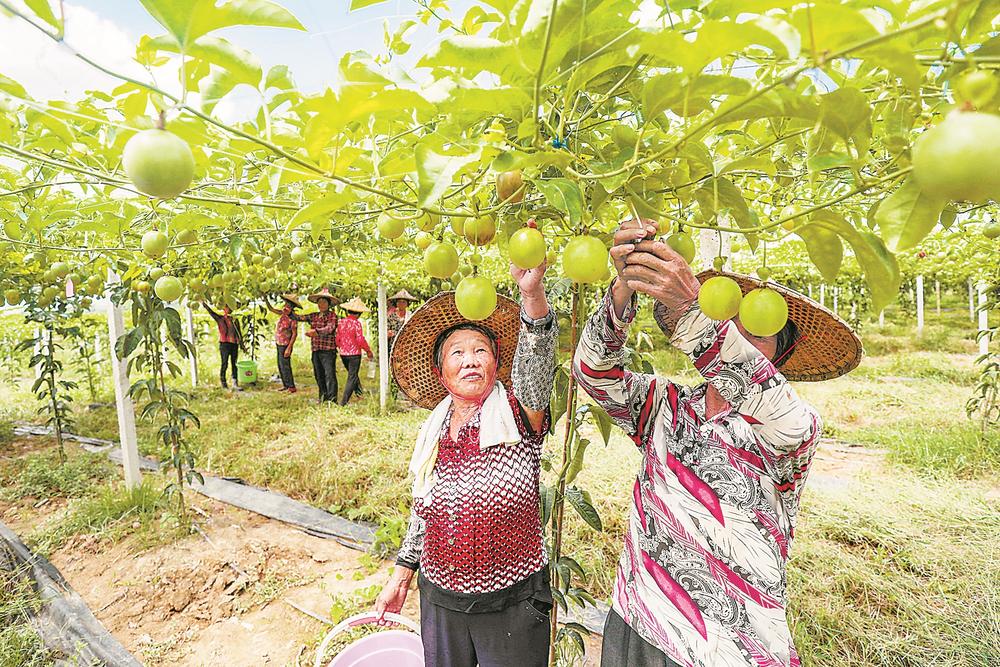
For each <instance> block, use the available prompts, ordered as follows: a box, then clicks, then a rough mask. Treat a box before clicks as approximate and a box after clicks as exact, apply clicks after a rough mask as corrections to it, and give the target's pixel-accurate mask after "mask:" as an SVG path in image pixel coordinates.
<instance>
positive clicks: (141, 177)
mask: <svg viewBox="0 0 1000 667" xmlns="http://www.w3.org/2000/svg"><path fill="white" fill-rule="evenodd" d="M122 166H123V167H124V168H125V175H126V176H128V177H129V180H131V181H132V184H133V185H135V187H136V189H138V190H139V191H140V192H142V193H144V194H147V195H149V196H150V197H160V198H163V199H170V198H173V197H176V196H177V195H179V194H180V193H182V192H184V190H186V189H187V187H188V186H189V185H191V180H192V179H193V178H194V155H193V154H192V153H191V148H190V147H189V146H188V145H187V143H185V141H184V140H183V139H181V138H180V137H178V136H177V135H176V134H173V133H171V132H167V131H166V130H144V131H142V132H139V133H138V134H136V135H135V136H133V137H132V138H131V139H129V140H128V141H127V142H126V143H125V150H124V151H123V152H122Z"/></svg>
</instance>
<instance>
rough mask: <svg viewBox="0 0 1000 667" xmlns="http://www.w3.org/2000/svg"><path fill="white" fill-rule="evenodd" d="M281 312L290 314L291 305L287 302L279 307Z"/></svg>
mask: <svg viewBox="0 0 1000 667" xmlns="http://www.w3.org/2000/svg"><path fill="white" fill-rule="evenodd" d="M281 312H283V313H284V314H285V315H291V314H292V307H291V306H289V305H288V304H285V307H284V308H282V309H281Z"/></svg>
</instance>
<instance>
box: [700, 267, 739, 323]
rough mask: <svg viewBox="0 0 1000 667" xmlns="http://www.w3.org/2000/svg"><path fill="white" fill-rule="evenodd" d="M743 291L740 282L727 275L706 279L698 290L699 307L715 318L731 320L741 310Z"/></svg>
mask: <svg viewBox="0 0 1000 667" xmlns="http://www.w3.org/2000/svg"><path fill="white" fill-rule="evenodd" d="M742 299H743V291H742V290H741V289H740V286H739V284H738V283H737V282H736V281H735V280H733V279H732V278H727V277H726V276H715V277H714V278H709V279H708V280H706V281H705V282H704V283H703V284H702V286H701V289H700V290H698V307H699V308H701V312H703V313H705V315H707V316H708V317H709V318H711V319H713V320H730V319H732V318H733V317H735V316H736V313H738V312H740V301H742Z"/></svg>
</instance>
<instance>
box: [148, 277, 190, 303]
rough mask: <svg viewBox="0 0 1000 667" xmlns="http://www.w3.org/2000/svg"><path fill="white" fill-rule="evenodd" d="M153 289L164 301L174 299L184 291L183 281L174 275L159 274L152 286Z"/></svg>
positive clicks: (179, 296)
mask: <svg viewBox="0 0 1000 667" xmlns="http://www.w3.org/2000/svg"><path fill="white" fill-rule="evenodd" d="M153 291H154V292H156V296H158V297H160V298H161V299H163V300H164V301H176V300H177V299H179V298H181V294H183V293H184V283H182V282H181V281H180V279H179V278H175V277H174V276H161V277H160V278H159V280H157V281H156V285H154V286H153Z"/></svg>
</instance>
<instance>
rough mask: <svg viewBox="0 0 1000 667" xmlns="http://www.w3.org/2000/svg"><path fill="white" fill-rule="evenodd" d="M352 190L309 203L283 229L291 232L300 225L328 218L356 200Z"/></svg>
mask: <svg viewBox="0 0 1000 667" xmlns="http://www.w3.org/2000/svg"><path fill="white" fill-rule="evenodd" d="M356 197H357V196H356V195H355V194H354V190H351V189H344V190H342V191H340V192H333V193H330V194H328V195H327V196H325V197H323V198H322V199H317V200H316V201H314V202H311V203H310V204H309V205H308V206H305V207H304V208H301V209H299V211H298V212H297V213H296V214H295V215H293V216H292V219H291V220H289V221H288V226H287V227H286V228H285V230H286V231H291V230H293V229H295V228H296V227H299V226H300V225H303V224H305V223H307V222H310V221H312V220H314V219H316V218H319V217H323V216H329V215H330V214H332V213H334V212H335V211H339V210H340V209H342V208H344V207H345V206H347V205H348V204H350V203H353V202H354V200H355V199H356Z"/></svg>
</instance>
